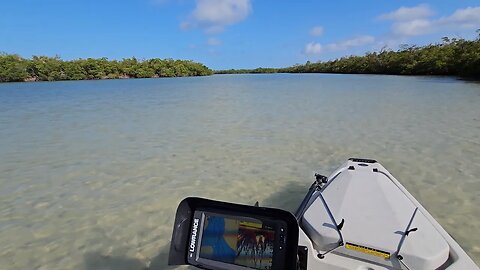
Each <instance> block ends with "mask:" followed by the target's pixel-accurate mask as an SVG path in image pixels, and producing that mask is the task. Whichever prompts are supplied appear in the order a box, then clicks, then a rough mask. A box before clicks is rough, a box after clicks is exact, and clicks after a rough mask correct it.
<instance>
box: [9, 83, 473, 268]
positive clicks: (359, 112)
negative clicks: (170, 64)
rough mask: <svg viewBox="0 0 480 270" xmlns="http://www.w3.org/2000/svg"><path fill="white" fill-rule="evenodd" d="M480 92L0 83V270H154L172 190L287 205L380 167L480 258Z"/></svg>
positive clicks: (361, 86) (164, 242)
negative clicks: (316, 184)
mask: <svg viewBox="0 0 480 270" xmlns="http://www.w3.org/2000/svg"><path fill="white" fill-rule="evenodd" d="M479 104H480V85H478V84H475V83H468V82H462V81H457V80H454V79H448V78H429V77H397V76H362V75H314V74H311V75H232V76H230V75H225V76H212V77H205V78H181V79H147V80H114V81H82V82H55V83H22V84H1V85H0V149H1V155H0V247H1V249H0V268H1V269H84V270H90V269H145V268H150V269H166V266H165V263H166V259H167V257H168V242H169V240H170V236H171V226H172V223H173V216H174V212H175V208H176V206H177V204H178V203H179V201H180V200H181V199H182V198H184V197H186V196H203V197H209V198H214V199H219V200H228V201H232V202H238V203H246V204H253V203H255V201H260V203H261V204H263V205H265V206H275V207H281V208H285V209H288V210H293V209H295V207H296V206H297V205H298V204H299V202H300V201H301V199H302V197H303V195H304V194H305V193H306V191H307V189H308V187H309V185H310V184H311V181H312V175H313V171H319V172H321V173H324V174H329V173H330V172H331V171H333V170H334V169H335V168H336V167H337V166H339V165H340V164H341V163H343V162H344V161H345V159H347V158H348V157H351V156H359V157H370V158H375V159H377V160H379V161H381V162H382V164H383V165H384V166H385V167H386V168H387V169H388V170H389V171H390V172H391V173H392V174H393V175H394V176H395V177H396V178H397V179H399V180H400V181H401V182H402V183H403V184H404V185H405V186H406V188H407V189H409V190H410V191H411V192H412V193H413V194H414V196H416V197H417V199H419V201H421V202H422V203H423V204H424V206H425V207H426V208H427V209H428V210H429V211H430V212H431V213H432V214H433V215H434V216H435V217H436V218H437V219H438V220H439V222H440V223H441V224H442V225H443V226H444V227H445V229H446V230H447V231H448V232H449V233H450V234H452V235H453V236H454V237H455V239H457V240H458V241H459V243H460V244H461V245H462V246H463V247H464V248H465V249H466V250H467V251H468V253H469V254H470V255H471V256H472V257H473V258H474V260H476V262H477V263H479V262H480V246H479V243H480V234H479V233H478V231H480V218H479V217H480V207H478V205H480V179H479V177H478V176H479V175H480V157H479V154H478V153H480V106H479Z"/></svg>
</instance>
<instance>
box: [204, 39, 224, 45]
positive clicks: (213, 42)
mask: <svg viewBox="0 0 480 270" xmlns="http://www.w3.org/2000/svg"><path fill="white" fill-rule="evenodd" d="M207 44H208V45H210V46H218V45H221V44H222V41H220V40H219V39H218V38H213V37H211V38H208V39H207Z"/></svg>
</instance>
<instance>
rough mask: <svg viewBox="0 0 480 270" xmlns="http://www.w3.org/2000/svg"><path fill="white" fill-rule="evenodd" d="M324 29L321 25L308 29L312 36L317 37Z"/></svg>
mask: <svg viewBox="0 0 480 270" xmlns="http://www.w3.org/2000/svg"><path fill="white" fill-rule="evenodd" d="M323 32H324V29H323V27H322V26H315V27H313V28H312V29H311V30H310V35H311V36H314V37H319V36H321V35H323Z"/></svg>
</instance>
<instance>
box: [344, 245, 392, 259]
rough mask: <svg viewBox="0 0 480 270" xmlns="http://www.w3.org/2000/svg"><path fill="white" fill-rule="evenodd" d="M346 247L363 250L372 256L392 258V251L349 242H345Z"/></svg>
mask: <svg viewBox="0 0 480 270" xmlns="http://www.w3.org/2000/svg"><path fill="white" fill-rule="evenodd" d="M345 248H346V249H350V250H355V251H358V252H362V253H365V254H368V255H372V256H377V257H382V258H384V259H390V253H388V252H386V251H382V250H378V249H374V248H369V247H364V246H360V245H356V244H352V243H348V242H347V243H346V244H345Z"/></svg>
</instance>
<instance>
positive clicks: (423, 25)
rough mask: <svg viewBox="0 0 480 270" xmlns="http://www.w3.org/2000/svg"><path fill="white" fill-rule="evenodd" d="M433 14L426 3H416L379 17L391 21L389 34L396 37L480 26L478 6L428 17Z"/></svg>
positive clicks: (479, 9)
mask: <svg viewBox="0 0 480 270" xmlns="http://www.w3.org/2000/svg"><path fill="white" fill-rule="evenodd" d="M433 14H434V13H433V10H432V9H431V8H430V7H429V6H428V5H418V6H416V7H410V8H409V7H401V8H399V9H397V10H395V11H393V12H390V13H387V14H383V15H381V16H379V18H380V19H382V20H392V21H393V24H392V27H391V34H393V36H394V37H396V38H406V37H411V36H421V35H426V34H432V33H438V32H448V31H458V30H461V29H475V28H478V27H479V26H480V7H467V8H463V9H457V10H456V11H455V12H454V13H452V14H451V15H449V16H445V17H441V18H437V19H431V18H428V17H430V16H432V15H433Z"/></svg>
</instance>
